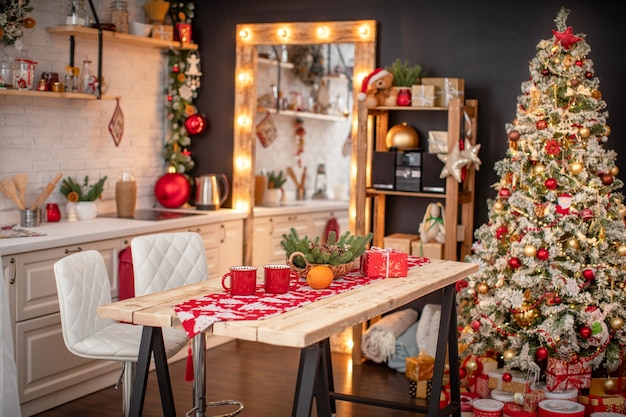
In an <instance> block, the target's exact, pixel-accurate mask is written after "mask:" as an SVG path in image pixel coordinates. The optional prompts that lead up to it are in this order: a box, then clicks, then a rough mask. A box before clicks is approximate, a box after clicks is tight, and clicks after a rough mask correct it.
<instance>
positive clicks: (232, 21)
mask: <svg viewBox="0 0 626 417" xmlns="http://www.w3.org/2000/svg"><path fill="white" fill-rule="evenodd" d="M195 3H196V18H195V20H194V24H193V26H194V28H193V30H194V40H195V41H196V42H197V43H199V45H200V54H201V58H202V72H203V78H202V83H203V84H202V87H201V91H200V96H199V98H198V100H197V104H198V107H199V109H200V110H201V111H202V112H203V113H205V114H206V115H207V117H208V120H209V123H210V128H209V130H208V131H207V132H206V133H205V134H203V135H201V136H194V137H193V141H192V142H193V148H192V150H193V152H194V154H193V157H194V160H195V161H196V163H197V167H196V169H195V173H198V174H200V173H206V172H225V173H227V175H228V176H229V177H230V178H232V120H233V105H234V104H233V103H234V101H233V95H234V75H233V72H234V66H235V25H236V24H238V23H263V22H280V21H320V20H357V19H374V20H376V21H377V22H379V24H378V51H377V52H378V66H386V65H389V64H391V63H392V62H393V61H394V60H395V59H396V58H401V59H403V60H405V59H408V60H409V61H410V62H411V63H412V64H420V65H422V67H423V69H424V70H425V71H426V72H427V75H428V76H433V77H436V76H440V77H457V78H463V79H465V96H466V97H467V98H476V99H478V101H479V104H478V107H479V135H478V141H479V143H481V149H480V153H479V157H480V158H481V160H482V166H481V168H480V171H479V172H478V175H477V180H478V184H477V188H478V190H477V193H476V207H475V208H476V218H475V225H479V224H480V223H483V222H485V221H486V220H487V207H486V204H485V200H486V199H487V198H490V197H493V196H494V192H493V189H492V188H491V187H490V185H491V184H493V183H495V182H497V181H498V180H499V178H497V176H496V175H495V173H494V171H493V165H494V162H496V161H497V160H499V159H502V158H503V157H504V154H505V150H506V148H507V139H506V136H505V133H504V125H505V123H507V122H509V121H511V120H512V119H513V118H514V117H515V106H516V103H517V95H518V94H519V93H520V85H521V83H522V81H524V80H526V79H528V78H529V73H528V62H529V61H530V59H532V58H533V57H534V56H535V46H536V44H537V43H538V42H539V41H540V40H541V39H549V38H550V37H551V36H552V32H551V30H552V29H555V28H556V26H555V23H554V19H555V17H556V14H557V12H558V10H559V8H560V7H561V6H565V7H567V8H569V9H571V13H570V16H569V18H568V24H569V25H570V26H572V28H573V31H574V33H575V34H580V33H584V34H586V35H587V37H586V40H587V42H588V43H589V45H590V46H591V54H590V56H589V57H588V58H591V59H593V61H594V68H595V71H596V75H597V76H598V77H599V78H600V90H601V92H602V93H603V98H604V99H605V100H606V102H607V104H608V110H609V112H610V113H609V118H608V123H609V125H610V127H611V130H612V134H611V136H610V138H609V142H608V144H607V147H610V148H613V149H615V150H616V151H617V152H618V154H619V157H618V163H619V167H620V170H621V174H620V175H619V177H620V178H622V179H623V178H624V175H625V174H626V144H625V141H624V134H625V132H626V100H625V99H624V96H623V95H624V92H625V91H626V88H625V85H624V84H625V80H626V59H625V54H626V52H624V48H623V42H624V38H625V37H624V36H623V35H622V33H623V30H624V29H623V27H624V26H623V19H622V14H621V12H619V11H618V9H617V5H616V4H613V3H615V2H611V3H612V4H608V3H609V2H605V1H599V2H597V3H596V2H593V1H580V0H579V1H563V2H553V1H546V0H544V1H538V0H527V1H523V2H508V1H474V2H472V1H469V0H464V1H459V0H451V1H445V0H444V1H433V0H429V1H423V0H414V1H408V0H407V1H401V0H386V1H381V0H359V1H353V0H335V1H330V0H315V1H307V2H304V1H294V2H287V1H284V0H282V1H276V0H264V1H258V0H233V1H231V2H226V1H223V0H217V1H196V2H195ZM216 3H217V4H216ZM415 127H416V128H417V129H418V132H419V133H420V137H421V138H423V139H422V140H424V142H422V143H425V139H426V134H427V131H428V129H429V127H428V126H426V124H424V126H423V127H422V126H421V125H415ZM404 200H406V199H404ZM389 205H390V207H389V214H390V216H389V218H390V219H389V224H388V232H390V233H392V232H405V233H413V232H415V231H416V230H417V229H416V227H417V223H418V222H419V220H421V219H418V218H417V217H421V215H422V212H421V208H419V207H416V206H415V205H413V203H412V202H408V201H403V202H402V203H401V204H395V203H394V202H393V201H392V202H390V204H389ZM407 225H408V226H407ZM391 229H393V230H391Z"/></svg>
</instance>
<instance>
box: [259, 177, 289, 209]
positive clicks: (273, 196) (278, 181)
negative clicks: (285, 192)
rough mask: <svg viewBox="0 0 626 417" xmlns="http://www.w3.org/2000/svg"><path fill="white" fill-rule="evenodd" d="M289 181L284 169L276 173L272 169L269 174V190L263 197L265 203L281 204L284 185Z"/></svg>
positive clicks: (269, 204) (271, 204) (267, 204)
mask: <svg viewBox="0 0 626 417" xmlns="http://www.w3.org/2000/svg"><path fill="white" fill-rule="evenodd" d="M285 182H287V177H285V175H284V173H283V171H282V170H280V171H278V173H276V172H275V171H270V172H269V173H268V174H267V190H265V195H264V197H263V204H264V205H266V206H274V207H275V206H278V205H280V199H281V197H282V186H283V185H284V184H285Z"/></svg>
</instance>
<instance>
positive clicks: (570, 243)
mask: <svg viewBox="0 0 626 417" xmlns="http://www.w3.org/2000/svg"><path fill="white" fill-rule="evenodd" d="M567 247H568V248H570V249H576V250H578V249H580V243H579V242H578V239H576V238H575V237H572V238H569V239H567Z"/></svg>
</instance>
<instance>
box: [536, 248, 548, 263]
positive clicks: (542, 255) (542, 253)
mask: <svg viewBox="0 0 626 417" xmlns="http://www.w3.org/2000/svg"><path fill="white" fill-rule="evenodd" d="M549 257H550V252H548V250H547V249H544V248H540V249H537V259H539V260H540V261H545V260H547V259H548V258H549Z"/></svg>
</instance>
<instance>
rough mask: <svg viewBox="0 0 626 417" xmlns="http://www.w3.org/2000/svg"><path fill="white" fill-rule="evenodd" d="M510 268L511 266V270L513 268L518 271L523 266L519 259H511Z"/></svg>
mask: <svg viewBox="0 0 626 417" xmlns="http://www.w3.org/2000/svg"><path fill="white" fill-rule="evenodd" d="M509 266H510V267H511V268H513V269H517V268H519V267H520V266H522V263H521V262H520V260H519V259H517V258H511V259H509Z"/></svg>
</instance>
